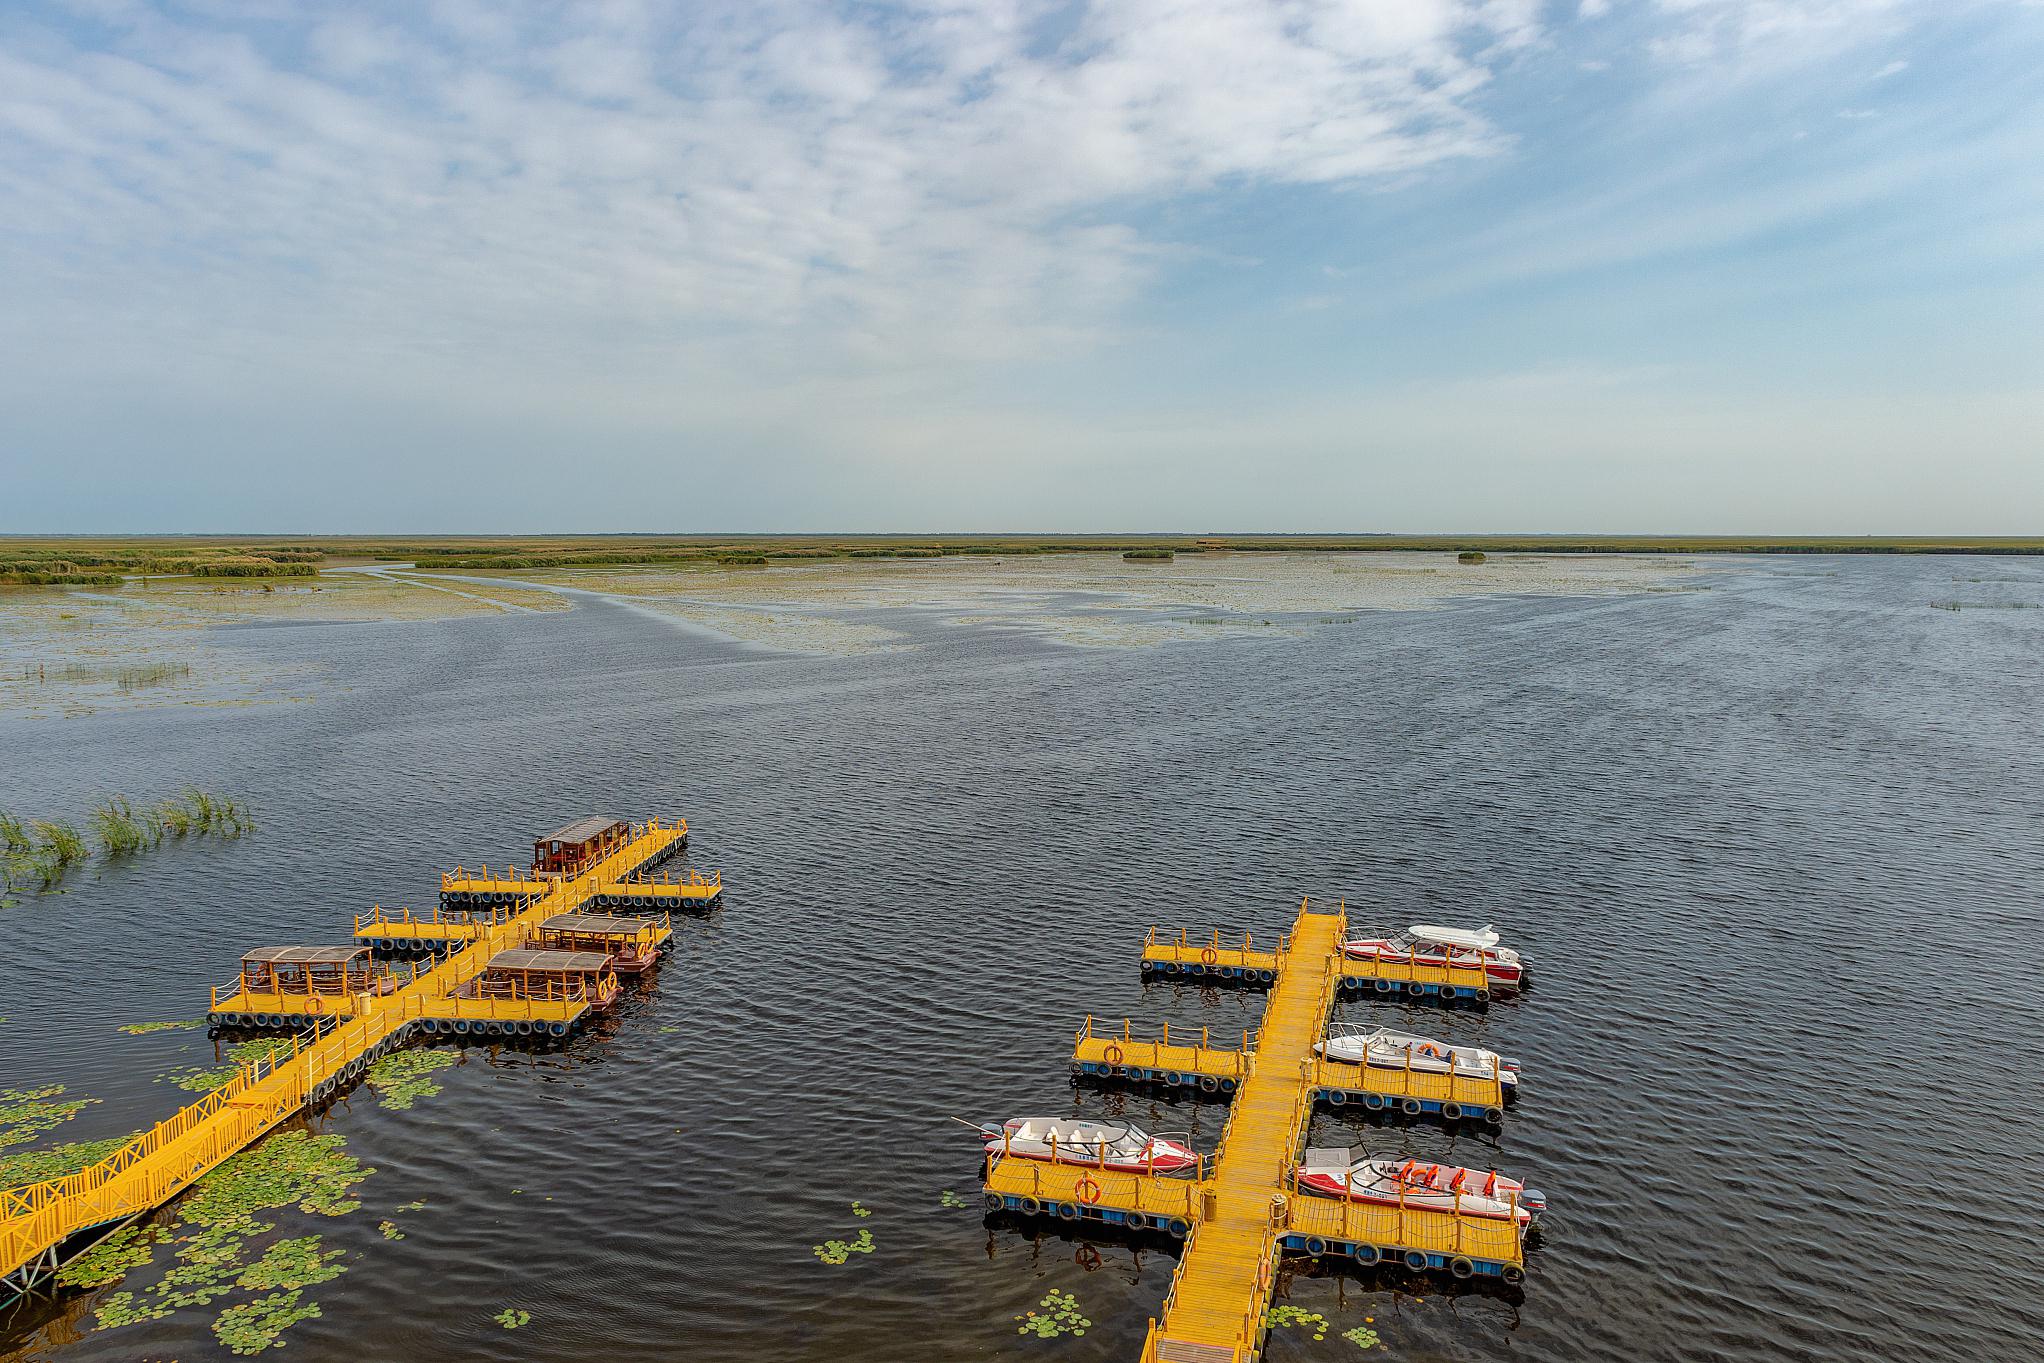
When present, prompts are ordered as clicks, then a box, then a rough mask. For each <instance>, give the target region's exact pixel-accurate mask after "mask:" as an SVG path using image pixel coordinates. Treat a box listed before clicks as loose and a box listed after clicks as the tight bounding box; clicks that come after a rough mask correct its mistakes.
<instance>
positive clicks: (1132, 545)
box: [0, 533, 2044, 585]
mask: <svg viewBox="0 0 2044 1363" xmlns="http://www.w3.org/2000/svg"><path fill="white" fill-rule="evenodd" d="M1156 549H1171V550H1174V551H1175V552H1177V553H1179V554H1186V555H1193V554H1212V555H1216V556H1220V555H1225V554H1231V553H1234V554H1242V553H1249V554H1256V553H1375V552H1406V553H1411V552H1421V553H1427V552H1435V553H1455V552H1458V551H1464V550H1475V551H1479V552H1482V553H1486V554H1728V555H1746V554H1808V555H1818V554H1987V555H2044V536H2040V537H2025V536H1964V535H1961V536H1932V535H1923V536H1914V535H1896V536H1833V535H1815V536H1765V535H1541V534H1534V535H1525V534H1520V535H1502V534H1468V535H1403V534H1357V535H1313V534H1242V535H1233V534H1196V535H1195V534H1102V535H1034V534H974V535H963V534H933V535H907V534H772V535H769V534H724V535H708V534H685V535H661V534H647V533H630V534H602V535H106V536H92V535H42V536H31V535H0V582H7V581H13V582H16V583H24V584H25V583H28V582H36V581H38V580H40V581H41V582H42V583H44V584H47V585H60V584H63V583H65V582H69V581H83V580H85V579H86V578H88V577H89V576H90V575H93V574H102V575H105V574H114V573H120V574H134V573H148V574H161V573H171V572H179V571H183V572H192V571H197V572H198V573H200V574H202V575H206V576H212V575H215V574H220V575H227V574H232V575H235V576H249V577H264V576H270V575H272V572H271V570H272V568H273V567H274V572H275V575H278V576H282V575H286V574H292V573H295V574H298V575H304V574H307V573H309V572H311V571H313V570H314V569H313V565H317V566H319V567H335V566H340V565H344V564H349V563H407V564H413V565H416V566H417V567H420V568H457V569H506V568H560V567H576V566H584V565H586V566H592V567H593V566H611V567H616V566H628V565H631V564H687V563H704V564H718V565H724V566H730V565H734V564H738V565H742V564H746V563H760V562H765V561H772V560H800V559H829V558H855V559H871V558H951V557H968V556H970V557H977V556H983V555H992V554H1016V555H1021V554H1067V553H1127V552H1131V551H1141V550H1156ZM272 555H275V556H276V559H277V561H276V562H275V563H274V565H273V564H271V563H268V562H265V560H268V559H269V558H270V557H271V556H272ZM288 560H296V562H289V561H288ZM44 568H48V569H54V571H53V572H50V573H49V574H48V575H47V576H45V575H44V574H43V573H40V572H36V571H35V570H37V569H44ZM73 574H76V575H77V576H76V577H73V576H72V575H73Z"/></svg>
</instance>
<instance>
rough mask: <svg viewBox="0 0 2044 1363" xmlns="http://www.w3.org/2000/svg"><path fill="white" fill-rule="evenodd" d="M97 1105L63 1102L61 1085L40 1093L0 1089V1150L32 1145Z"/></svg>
mask: <svg viewBox="0 0 2044 1363" xmlns="http://www.w3.org/2000/svg"><path fill="white" fill-rule="evenodd" d="M60 1100H61V1101H60ZM98 1101H99V1100H98V1099H97V1098H69V1099H66V1098H64V1086H63V1085H62V1084H49V1085H45V1086H44V1087H42V1088H39V1089H0V1149H4V1148H5V1147H7V1146H10V1145H22V1144H25V1143H27V1142H29V1141H32V1140H34V1139H35V1138H36V1137H37V1136H40V1135H41V1134H42V1133H43V1132H45V1131H48V1130H50V1129H51V1128H52V1127H55V1126H57V1125H59V1124H60V1123H63V1122H67V1121H69V1120H71V1119H72V1118H73V1117H76V1116H77V1115H78V1114H79V1113H80V1112H82V1111H84V1110H85V1109H86V1108H87V1107H90V1106H91V1105H92V1104H94V1103H96V1102H98Z"/></svg>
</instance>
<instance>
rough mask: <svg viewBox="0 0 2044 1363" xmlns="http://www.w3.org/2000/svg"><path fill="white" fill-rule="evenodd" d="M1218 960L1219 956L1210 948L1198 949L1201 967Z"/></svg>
mask: <svg viewBox="0 0 2044 1363" xmlns="http://www.w3.org/2000/svg"><path fill="white" fill-rule="evenodd" d="M1220 959H1221V954H1220V953H1219V952H1218V951H1215V950H1214V949H1213V948H1212V947H1201V948H1200V949H1199V962H1200V964H1201V965H1212V964H1213V963H1214V962H1215V961H1218V960H1220Z"/></svg>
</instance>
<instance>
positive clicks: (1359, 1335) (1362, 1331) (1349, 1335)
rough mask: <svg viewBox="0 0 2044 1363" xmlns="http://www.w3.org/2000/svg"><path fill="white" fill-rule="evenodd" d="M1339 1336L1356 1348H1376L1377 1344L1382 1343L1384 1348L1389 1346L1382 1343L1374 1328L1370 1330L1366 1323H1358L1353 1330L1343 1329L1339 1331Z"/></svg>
mask: <svg viewBox="0 0 2044 1363" xmlns="http://www.w3.org/2000/svg"><path fill="white" fill-rule="evenodd" d="M1341 1337H1342V1338H1343V1339H1345V1340H1347V1341H1348V1342H1349V1343H1351V1344H1353V1345H1355V1346H1356V1347H1357V1348H1358V1349H1374V1348H1377V1347H1378V1346H1379V1345H1383V1347H1385V1348H1389V1347H1390V1346H1389V1345H1388V1344H1384V1342H1383V1341H1382V1340H1380V1339H1378V1338H1377V1332H1376V1331H1375V1330H1372V1329H1371V1328H1370V1327H1369V1326H1367V1325H1358V1326H1357V1327H1356V1328H1355V1329H1353V1330H1343V1331H1342V1332H1341Z"/></svg>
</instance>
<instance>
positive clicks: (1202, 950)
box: [1142, 928, 1490, 1003]
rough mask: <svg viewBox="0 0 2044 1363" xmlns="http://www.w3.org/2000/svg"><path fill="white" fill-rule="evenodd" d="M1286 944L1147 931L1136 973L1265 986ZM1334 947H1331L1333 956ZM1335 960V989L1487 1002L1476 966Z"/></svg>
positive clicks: (1430, 1000)
mask: <svg viewBox="0 0 2044 1363" xmlns="http://www.w3.org/2000/svg"><path fill="white" fill-rule="evenodd" d="M1290 943H1291V934H1289V933H1288V934H1285V935H1284V936H1281V937H1279V938H1278V940H1277V942H1276V944H1275V946H1274V947H1269V946H1266V947H1258V946H1257V945H1256V942H1255V939H1254V938H1253V937H1252V936H1249V935H1246V934H1245V935H1244V936H1243V938H1242V941H1241V943H1240V944H1239V945H1237V944H1235V943H1233V942H1224V941H1222V939H1221V934H1220V933H1219V932H1215V933H1214V934H1213V935H1212V936H1211V937H1206V938H1201V937H1190V936H1187V935H1186V933H1185V932H1184V931H1183V930H1180V931H1179V932H1178V934H1177V935H1176V936H1171V935H1168V934H1165V933H1160V932H1158V931H1157V930H1156V929H1155V928H1152V929H1150V934H1149V937H1148V939H1147V940H1146V941H1145V942H1144V943H1143V965H1142V970H1143V974H1144V975H1146V976H1153V977H1154V976H1162V977H1164V978H1166V979H1172V978H1179V979H1194V980H1202V981H1204V980H1214V981H1229V982H1233V983H1236V984H1262V985H1267V984H1270V983H1272V982H1273V981H1275V980H1276V979H1277V972H1278V966H1279V964H1280V962H1281V961H1282V960H1283V958H1284V955H1285V952H1286V951H1287V950H1288V949H1289V947H1290ZM1340 945H1341V944H1340V943H1339V942H1337V943H1336V944H1335V948H1336V950H1337V952H1338V951H1339V950H1340ZM1337 960H1338V963H1339V966H1338V970H1339V974H1338V981H1337V987H1338V988H1341V989H1345V990H1350V991H1353V992H1358V993H1360V992H1363V991H1370V992H1374V993H1377V994H1383V995H1402V996H1404V997H1405V998H1408V999H1410V1000H1412V1001H1414V1002H1422V1003H1451V1002H1467V1003H1489V1002H1490V981H1489V979H1488V978H1487V977H1486V976H1485V974H1484V971H1483V967H1482V966H1480V965H1451V964H1444V963H1435V964H1429V963H1427V962H1424V961H1378V960H1357V959H1355V958H1353V957H1349V956H1338V957H1337Z"/></svg>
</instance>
